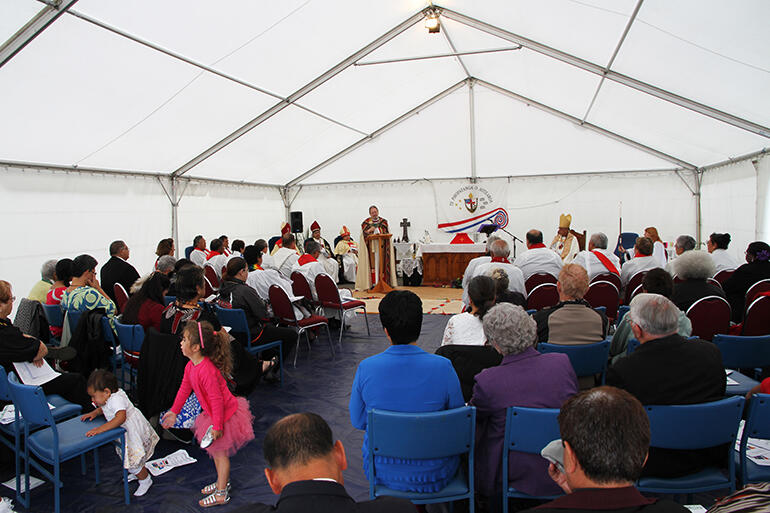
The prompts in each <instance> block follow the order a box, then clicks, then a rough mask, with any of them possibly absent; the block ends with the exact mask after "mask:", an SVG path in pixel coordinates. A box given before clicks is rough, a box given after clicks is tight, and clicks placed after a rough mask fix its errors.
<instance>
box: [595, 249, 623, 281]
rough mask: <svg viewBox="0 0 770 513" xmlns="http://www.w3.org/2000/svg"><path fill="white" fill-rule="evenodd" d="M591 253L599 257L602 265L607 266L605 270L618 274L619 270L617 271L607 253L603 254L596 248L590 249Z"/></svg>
mask: <svg viewBox="0 0 770 513" xmlns="http://www.w3.org/2000/svg"><path fill="white" fill-rule="evenodd" d="M591 253H593V254H594V256H595V257H596V258H598V259H599V262H601V263H602V264H603V265H604V267H606V268H607V270H608V271H609V272H611V273H612V274H617V275H618V276H620V271H618V270H617V269H616V268H615V265H614V264H613V263H612V261H610V259H609V258H607V255H605V254H604V253H602V252H601V251H596V250H594V251H591Z"/></svg>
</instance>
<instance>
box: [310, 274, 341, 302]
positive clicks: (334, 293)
mask: <svg viewBox="0 0 770 513" xmlns="http://www.w3.org/2000/svg"><path fill="white" fill-rule="evenodd" d="M315 291H316V293H318V301H320V302H321V304H325V305H327V306H329V305H335V306H336V305H339V304H341V303H342V300H341V299H340V291H339V289H338V288H337V285H335V284H334V281H333V280H332V279H331V277H330V276H329V275H327V274H319V275H317V276H316V277H315Z"/></svg>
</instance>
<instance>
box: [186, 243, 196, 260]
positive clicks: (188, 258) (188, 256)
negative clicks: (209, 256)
mask: <svg viewBox="0 0 770 513" xmlns="http://www.w3.org/2000/svg"><path fill="white" fill-rule="evenodd" d="M194 249H195V246H187V247H186V248H184V257H185V258H186V259H187V260H190V253H192V252H193V250H194Z"/></svg>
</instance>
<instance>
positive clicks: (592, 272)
mask: <svg viewBox="0 0 770 513" xmlns="http://www.w3.org/2000/svg"><path fill="white" fill-rule="evenodd" d="M594 251H598V252H600V253H601V254H602V255H604V256H606V257H607V258H608V259H609V260H610V262H612V265H614V266H615V269H617V270H618V271H620V259H619V258H618V257H617V256H615V253H613V252H612V251H610V250H608V249H599V248H596V249H594ZM572 263H573V264H577V265H579V266H580V267H582V268H583V269H585V270H586V272H587V273H588V281H591V280H592V279H594V276H597V275H599V274H604V273H609V272H612V271H610V270H609V269H607V268H606V267H605V266H604V264H603V263H602V261H601V260H599V257H597V256H596V255H595V254H594V253H593V252H591V251H581V252H580V253H578V254H577V256H576V257H575V259H574V260H573V261H572Z"/></svg>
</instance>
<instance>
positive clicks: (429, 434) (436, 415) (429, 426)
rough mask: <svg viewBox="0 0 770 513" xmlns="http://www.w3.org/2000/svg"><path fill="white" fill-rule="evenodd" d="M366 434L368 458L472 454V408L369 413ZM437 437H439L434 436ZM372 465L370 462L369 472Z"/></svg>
mask: <svg viewBox="0 0 770 513" xmlns="http://www.w3.org/2000/svg"><path fill="white" fill-rule="evenodd" d="M366 431H367V433H368V435H369V456H370V458H371V459H372V460H373V459H374V456H389V457H393V458H410V459H431V458H446V457H448V456H455V455H458V454H463V453H472V452H473V446H474V436H475V432H476V408H475V407H473V406H463V407H460V408H455V409H453V410H442V411H434V412H424V413H404V412H395V411H387V410H379V409H376V408H375V409H372V410H369V413H368V420H367V425H366ZM437 433H441V436H436V434H437ZM371 463H372V461H371V460H370V468H374V467H372V466H371Z"/></svg>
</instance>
